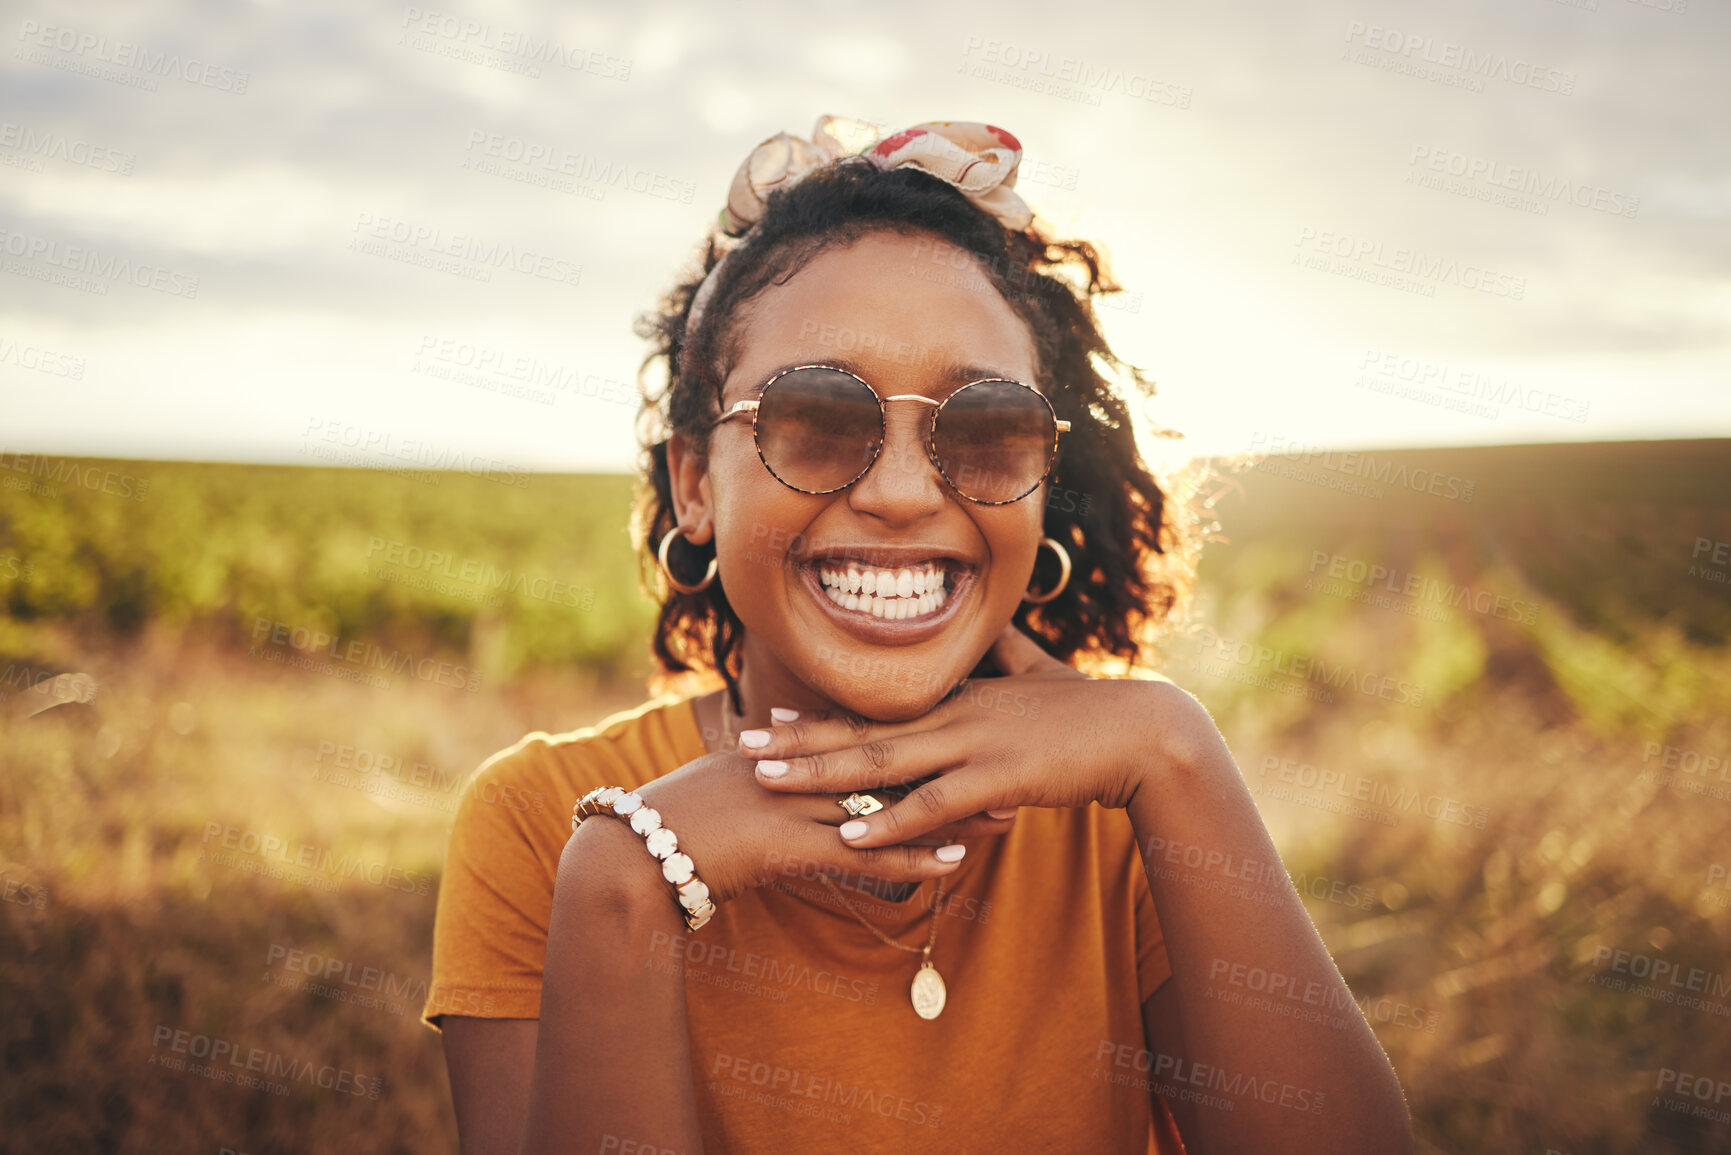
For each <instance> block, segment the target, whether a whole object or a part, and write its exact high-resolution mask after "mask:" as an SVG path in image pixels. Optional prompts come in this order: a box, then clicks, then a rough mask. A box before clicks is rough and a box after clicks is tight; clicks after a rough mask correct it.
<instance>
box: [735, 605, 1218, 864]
mask: <svg viewBox="0 0 1731 1155" xmlns="http://www.w3.org/2000/svg"><path fill="white" fill-rule="evenodd" d="M992 657H993V658H994V660H995V661H996V663H997V666H998V668H999V669H1001V670H1003V671H1004V672H1005V675H1006V676H1005V677H1002V678H985V679H979V680H977V681H972V682H968V683H967V684H966V685H965V686H964V688H963V691H962V692H961V694H959V695H958V696H956V697H954V698H951V699H950V700H949V701H947V702H944V703H943V704H941V705H939V706H938V707H936V708H935V709H933V710H932V711H931V712H930V713H928V714H926V715H925V716H924V717H922V718H916V719H914V720H913V721H910V722H893V723H878V722H872V721H870V720H867V719H863V718H858V717H854V716H842V715H821V716H807V717H802V718H800V719H799V720H798V721H796V722H784V723H777V724H775V725H773V726H771V727H770V729H769V731H768V734H769V740H768V741H767V742H766V743H765V744H763V745H761V746H756V747H752V746H747V745H746V744H745V739H744V736H743V735H742V737H741V744H740V753H741V754H742V755H744V756H745V757H747V758H751V759H754V760H756V761H757V763H758V768H757V780H758V782H759V783H760V784H761V785H763V786H764V787H766V788H767V789H769V790H772V791H776V792H779V793H782V794H790V795H807V794H821V795H834V794H846V793H848V792H849V791H854V790H871V789H873V788H874V787H882V786H886V785H897V784H901V783H906V782H913V781H916V780H918V779H921V778H925V777H927V776H928V775H932V774H936V775H937V777H936V778H934V779H933V780H932V781H930V782H927V783H925V784H924V785H922V786H919V787H917V788H916V789H915V790H914V791H913V792H912V793H910V794H909V795H908V796H907V797H906V798H905V799H903V800H901V801H900V802H896V803H894V804H893V805H886V806H885V808H884V809H883V810H880V811H878V812H877V813H875V814H872V815H869V816H867V817H864V818H858V819H855V820H853V821H852V822H848V823H846V825H844V826H842V827H840V831H841V833H842V835H843V837H844V838H845V839H846V844H847V845H848V846H852V847H859V848H864V847H884V846H889V845H892V844H896V843H907V842H909V841H910V840H912V839H915V838H918V837H920V836H921V835H924V834H926V833H927V832H928V831H931V830H935V829H938V828H940V827H943V826H946V824H951V823H958V822H964V821H970V820H973V819H972V816H976V815H981V814H984V815H986V816H988V817H997V816H1007V815H1013V814H1014V813H1015V808H1016V807H1018V806H1048V807H1084V806H1087V805H1088V804H1090V803H1092V802H1098V803H1099V804H1100V805H1102V806H1107V807H1123V806H1128V805H1129V803H1130V800H1131V798H1132V797H1134V795H1135V793H1136V789H1137V787H1138V786H1139V785H1140V784H1141V783H1142V781H1143V776H1144V773H1145V768H1146V767H1147V766H1148V764H1149V763H1150V761H1151V760H1150V758H1149V754H1150V752H1151V750H1150V747H1151V746H1152V745H1153V743H1152V742H1151V740H1150V737H1149V735H1150V734H1151V733H1153V732H1154V731H1155V730H1157V729H1158V727H1159V724H1160V722H1159V720H1160V719H1162V718H1166V719H1170V720H1172V721H1173V722H1174V723H1176V722H1177V721H1178V717H1177V714H1176V713H1175V712H1174V711H1173V707H1175V706H1176V707H1177V708H1178V709H1180V710H1181V709H1182V707H1181V706H1178V704H1177V703H1176V702H1175V701H1173V698H1174V696H1175V697H1176V698H1182V699H1184V702H1185V703H1188V704H1189V705H1190V706H1192V707H1193V706H1194V701H1193V700H1192V699H1190V698H1189V695H1187V694H1184V692H1183V691H1181V690H1178V689H1177V688H1176V687H1174V686H1171V685H1170V684H1167V683H1162V682H1144V681H1128V680H1126V681H1120V680H1102V679H1094V678H1089V677H1087V676H1086V675H1084V674H1082V673H1080V672H1079V671H1077V670H1075V669H1073V668H1071V667H1069V666H1066V665H1065V664H1064V663H1062V662H1060V661H1058V660H1057V659H1055V658H1053V657H1052V656H1051V655H1050V654H1047V653H1046V652H1045V651H1044V650H1042V649H1040V647H1039V646H1038V645H1036V644H1035V643H1034V641H1033V639H1031V638H1029V637H1028V636H1027V635H1026V634H1023V633H1022V632H1021V631H1020V630H1018V629H1016V627H1015V626H1014V625H1013V624H1012V625H1010V626H1008V627H1006V628H1005V630H1004V632H1003V633H1002V634H1001V635H999V637H998V640H997V642H995V643H994V644H993V646H992ZM1151 726H1152V727H1153V729H1151ZM837 813H838V814H839V813H840V811H839V810H837Z"/></svg>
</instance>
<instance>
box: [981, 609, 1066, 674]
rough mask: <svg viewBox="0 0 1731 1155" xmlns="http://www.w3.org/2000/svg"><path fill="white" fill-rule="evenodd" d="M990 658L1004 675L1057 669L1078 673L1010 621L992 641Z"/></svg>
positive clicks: (1051, 671)
mask: <svg viewBox="0 0 1731 1155" xmlns="http://www.w3.org/2000/svg"><path fill="white" fill-rule="evenodd" d="M991 653H992V660H993V661H994V662H996V663H997V666H998V669H1000V670H1002V671H1003V672H1004V673H1005V674H1006V675H1012V676H1013V675H1016V674H1031V673H1042V672H1045V673H1056V672H1057V671H1059V670H1064V671H1068V672H1070V673H1079V671H1077V670H1075V669H1074V668H1073V667H1070V666H1066V665H1065V664H1064V663H1063V662H1060V661H1059V660H1058V659H1057V658H1054V657H1053V656H1052V655H1051V654H1048V653H1047V652H1046V651H1045V650H1042V649H1041V648H1040V645H1039V643H1038V642H1036V641H1034V639H1033V638H1030V637H1029V636H1028V635H1027V634H1024V633H1023V632H1022V631H1021V630H1019V629H1017V628H1016V623H1015V622H1011V623H1010V624H1009V625H1007V626H1005V627H1004V631H1003V633H1001V634H999V635H998V640H997V641H995V642H993V643H992V650H991Z"/></svg>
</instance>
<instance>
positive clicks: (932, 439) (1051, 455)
mask: <svg viewBox="0 0 1731 1155" xmlns="http://www.w3.org/2000/svg"><path fill="white" fill-rule="evenodd" d="M803 369H827V370H829V371H830V372H831V373H842V374H845V375H847V376H849V377H852V378H853V379H854V380H855V381H858V382H859V383H860V384H861V385H864V386H865V388H866V391H867V392H869V393H870V394H871V395H872V397H873V398H874V399H875V400H876V401H877V403H878V442H877V447H876V448H875V449H873V450H872V457H871V460H870V461H868V462H866V463H865V468H863V469H861V470H860V471H859V472H858V473H857V474H855V475H854V476H853V478H852V479H851V480H849V481H847V482H844V483H843V484H841V485H838V486H835V487H834V488H832V489H802V488H801V487H800V486H797V485H795V484H793V483H792V482H791V481H788V480H787V479H786V478H784V477H782V476H781V474H779V473H777V472H776V471H775V468H774V467H773V466H771V465H770V464H769V459H768V458H766V457H765V456H764V455H763V442H762V441H761V440H759V439H758V436H757V414H758V405H759V402H758V401H755V400H753V401H735V402H734V403H733V404H732V405H731V406H729V407H728V410H727V412H726V413H723V414H722V415H721V416H720V417H717V418H716V419H715V420H714V421H712V422H710V428H711V429H713V428H715V427H716V426H718V425H720V424H721V423H722V422H724V421H729V420H731V419H733V418H735V417H738V416H739V415H740V414H742V413H749V414H751V443H752V446H753V447H754V448H755V449H756V450H757V459H758V460H759V461H761V462H763V467H764V468H765V469H767V470H769V475H770V476H771V477H773V478H775V479H776V480H777V481H779V482H781V483H782V484H783V485H785V486H787V487H788V488H789V489H791V490H793V491H794V492H795V493H804V494H808V495H810V496H812V497H823V496H825V495H827V494H831V493H840V492H841V491H842V490H844V489H846V488H848V487H849V486H851V485H855V484H857V483H858V482H859V480H860V478H862V477H864V476H865V475H866V474H868V473H870V472H871V471H872V466H874V465H876V464H877V463H878V457H879V456H881V455H882V453H883V449H884V445H885V444H886V443H887V442H888V440H889V438H888V436H887V435H888V432H889V410H888V408H887V406H888V405H889V403H890V402H891V401H919V402H923V403H924V404H926V405H930V406H932V412H931V419H930V420H929V421H927V422H926V429H925V436H924V438H922V440H923V441H924V442H925V446H926V457H927V459H929V460H930V461H931V463H932V468H934V469H936V470H937V471H938V476H939V477H941V478H943V479H944V484H946V485H948V486H949V487H950V488H951V489H952V490H954V491H955V493H956V496H958V497H961V498H963V499H965V500H967V501H971V502H973V503H974V504H976V505H1014V504H1015V503H1016V502H1018V501H1020V500H1022V498H1024V497H1026V496H1028V494H1030V493H1033V492H1034V491H1035V490H1036V489H1038V488H1040V486H1042V485H1044V484H1045V482H1046V479H1047V478H1048V477H1050V476H1052V467H1053V466H1055V465H1057V463H1058V438H1059V437H1060V436H1061V435H1063V434H1065V433H1068V432H1069V431H1070V423H1069V422H1068V421H1063V420H1060V419H1059V417H1058V413H1057V411H1056V410H1055V409H1053V408H1052V402H1051V399H1050V398H1048V397H1047V396H1046V395H1045V394H1044V393H1042V392H1040V391H1039V390H1038V389H1035V388H1034V387H1033V386H1031V385H1028V384H1026V383H1025V382H1021V381H1017V380H1015V379H1014V378H1010V377H981V378H980V379H979V380H977V381H969V382H968V383H967V384H966V385H963V386H961V387H960V388H958V389H956V391H955V392H953V393H951V394H950V395H949V396H948V397H946V398H944V399H943V400H942V401H939V400H937V399H936V398H933V397H927V396H925V395H923V394H920V393H897V394H895V395H894V396H891V397H885V396H883V395H882V394H880V393H879V392H878V391H877V390H876V389H874V388H872V384H871V382H870V381H867V380H866V379H865V378H864V377H861V376H860V375H859V374H857V373H852V372H849V371H848V370H846V369H842V368H840V367H838V366H835V365H791V366H789V367H788V368H786V369H782V370H780V371H779V372H777V373H776V374H775V375H774V376H772V377H770V379H769V380H768V381H765V382H764V383H763V388H762V389H760V390H758V396H759V398H761V397H762V396H763V394H765V393H767V392H769V389H770V386H772V385H774V384H775V383H776V382H777V381H779V380H781V379H782V378H783V377H786V376H787V375H788V374H789V373H798V372H800V371H801V370H803ZM1000 381H1001V382H1004V383H1005V384H1009V385H1016V386H1019V387H1021V388H1023V389H1026V390H1027V391H1028V392H1029V393H1032V394H1033V395H1034V396H1035V397H1038V398H1039V399H1040V402H1041V404H1043V405H1045V407H1046V410H1047V412H1049V413H1051V415H1052V424H1053V431H1052V445H1051V448H1050V449H1049V450H1047V453H1046V468H1045V469H1044V470H1043V471H1041V473H1040V476H1039V478H1038V479H1037V480H1036V481H1035V482H1034V484H1032V485H1030V486H1029V487H1028V488H1027V489H1025V490H1023V491H1022V492H1021V493H1019V494H1017V495H1016V496H1015V497H1012V498H1008V499H1006V500H1004V501H981V500H980V499H979V498H977V497H970V496H968V495H967V494H966V493H963V492H962V491H961V489H960V488H959V487H958V486H957V485H956V483H955V481H954V480H952V479H951V477H950V475H949V472H948V471H947V470H945V469H944V464H943V462H941V461H939V460H938V450H937V444H936V438H937V427H938V414H939V413H941V412H943V408H944V406H945V405H948V404H949V403H950V402H951V401H953V400H955V399H956V398H957V397H959V396H961V394H962V393H963V392H964V391H966V390H968V389H971V388H973V387H974V386H975V385H987V384H994V383H997V382H1000Z"/></svg>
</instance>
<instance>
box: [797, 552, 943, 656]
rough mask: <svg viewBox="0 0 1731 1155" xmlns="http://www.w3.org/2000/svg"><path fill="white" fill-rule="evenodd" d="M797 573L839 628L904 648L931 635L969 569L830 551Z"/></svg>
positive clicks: (938, 559) (932, 560)
mask: <svg viewBox="0 0 1731 1155" xmlns="http://www.w3.org/2000/svg"><path fill="white" fill-rule="evenodd" d="M892 563H894V564H892ZM799 568H800V571H801V574H802V576H803V578H804V584H805V585H806V587H807V588H808V589H809V590H810V591H811V592H812V595H813V597H814V598H815V600H816V601H817V602H818V603H819V604H820V605H821V606H822V607H823V609H824V610H825V611H826V613H827V614H828V615H829V616H830V617H831V618H832V619H834V620H835V621H836V623H837V624H838V625H840V626H841V628H843V629H844V630H847V631H848V632H849V633H852V634H854V635H856V636H858V637H860V638H861V639H863V640H865V641H870V642H875V643H879V644H885V643H888V644H903V645H905V644H907V643H910V642H915V641H923V640H924V639H925V638H927V637H930V636H932V635H933V634H935V633H937V632H938V631H939V630H940V629H942V628H943V625H944V624H945V623H946V622H948V621H949V620H950V618H952V617H953V616H955V613H956V609H957V607H958V606H959V605H960V603H961V601H962V599H963V596H964V595H965V594H966V593H967V591H968V589H969V588H970V587H971V586H972V584H973V580H974V567H973V566H972V565H970V564H969V563H967V562H965V561H963V560H961V559H959V558H955V557H943V556H927V557H925V558H923V559H913V558H909V557H907V556H905V555H902V556H898V557H895V558H888V559H886V558H879V557H875V556H872V555H871V554H870V553H868V552H865V551H862V552H860V553H858V554H849V553H844V552H835V553H830V554H827V555H825V556H822V557H816V558H812V559H811V560H809V561H807V562H805V563H803V564H802V565H801V566H800V567H799Z"/></svg>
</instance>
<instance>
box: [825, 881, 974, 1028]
mask: <svg viewBox="0 0 1731 1155" xmlns="http://www.w3.org/2000/svg"><path fill="white" fill-rule="evenodd" d="M817 877H818V881H819V882H821V883H823V884H824V885H825V886H827V887H829V889H830V890H831V891H832V892H834V894H835V896H836V898H838V899H840V900H841V904H842V907H843V909H845V910H846V911H847V912H848V913H849V914H851V915H853V916H854V918H855V919H857V920H858V921H859V924H860V925H861V926H863V927H865V928H866V929H867V930H869V931H871V932H872V933H873V934H875V935H877V936H878V938H879V939H880V940H882V941H883V942H886V943H888V944H889V945H890V946H893V947H895V948H896V949H897V950H905V951H913V952H915V953H916V954H918V955H919V956H920V969H919V970H918V971H916V972H914V981H913V985H912V986H910V987H909V988H908V999H909V1001H911V1002H912V1003H913V1004H914V1013H915V1014H917V1015H918V1016H919V1017H920V1018H922V1019H935V1018H937V1017H938V1016H939V1015H941V1014H943V1013H944V1003H945V1002H946V1001H947V1000H948V999H949V988H947V987H946V986H944V976H943V975H941V974H939V973H938V968H937V967H935V966H933V965H932V944H933V943H935V942H937V941H938V910H939V908H940V907H941V906H942V905H943V901H944V884H943V883H942V882H940V883H938V888H937V893H936V894H934V895H933V896H932V931H931V934H929V935H927V936H926V945H925V946H909V945H908V944H907V943H905V942H897V941H896V940H895V939H893V938H891V937H890V936H889V935H887V934H885V933H884V932H883V931H881V930H879V929H878V928H877V927H875V926H873V925H872V924H871V923H869V922H867V921H866V920H865V917H864V916H863V915H861V914H860V912H859V911H857V910H855V909H854V908H853V907H852V906H850V905H849V904H848V900H847V898H846V897H845V896H844V895H843V894H842V892H841V890H840V888H838V887H837V886H836V884H835V883H833V882H831V881H830V877H829V875H827V874H819V875H818V876H817ZM945 881H946V882H947V881H948V879H946V880H945Z"/></svg>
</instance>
